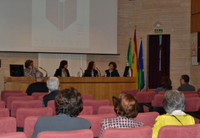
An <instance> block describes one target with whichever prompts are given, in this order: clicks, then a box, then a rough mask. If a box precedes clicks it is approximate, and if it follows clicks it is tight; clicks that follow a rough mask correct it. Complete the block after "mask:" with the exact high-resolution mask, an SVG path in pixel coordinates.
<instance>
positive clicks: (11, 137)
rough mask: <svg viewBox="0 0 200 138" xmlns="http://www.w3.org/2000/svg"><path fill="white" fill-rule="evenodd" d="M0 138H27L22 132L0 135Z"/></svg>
mask: <svg viewBox="0 0 200 138" xmlns="http://www.w3.org/2000/svg"><path fill="white" fill-rule="evenodd" d="M0 138H27V137H26V135H25V133H24V132H12V133H2V134H0Z"/></svg>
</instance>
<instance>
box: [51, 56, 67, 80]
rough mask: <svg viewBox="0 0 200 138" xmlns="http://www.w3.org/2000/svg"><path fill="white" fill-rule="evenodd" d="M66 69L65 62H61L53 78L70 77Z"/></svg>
mask: <svg viewBox="0 0 200 138" xmlns="http://www.w3.org/2000/svg"><path fill="white" fill-rule="evenodd" d="M67 67H68V62H67V60H62V61H61V62H60V66H59V68H58V69H57V70H56V72H55V74H54V76H55V77H70V74H69V71H68V69H67Z"/></svg>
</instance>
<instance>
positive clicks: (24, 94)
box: [3, 93, 27, 106]
mask: <svg viewBox="0 0 200 138" xmlns="http://www.w3.org/2000/svg"><path fill="white" fill-rule="evenodd" d="M9 96H27V94H26V93H5V94H4V95H3V101H4V102H5V105H6V106H7V98H8V97H9Z"/></svg>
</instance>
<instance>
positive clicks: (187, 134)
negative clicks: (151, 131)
mask: <svg viewBox="0 0 200 138" xmlns="http://www.w3.org/2000/svg"><path fill="white" fill-rule="evenodd" d="M199 130H200V124H197V125H188V126H164V127H162V128H161V129H160V130H159V133H158V138H199V137H200V131H199Z"/></svg>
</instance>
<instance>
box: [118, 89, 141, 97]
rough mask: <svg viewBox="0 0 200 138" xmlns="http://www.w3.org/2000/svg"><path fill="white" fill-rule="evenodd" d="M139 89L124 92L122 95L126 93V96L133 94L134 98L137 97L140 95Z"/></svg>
mask: <svg viewBox="0 0 200 138" xmlns="http://www.w3.org/2000/svg"><path fill="white" fill-rule="evenodd" d="M138 91H139V90H138V89H133V90H122V91H121V93H126V94H131V95H133V96H134V97H135V96H136V94H137V93H138Z"/></svg>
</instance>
